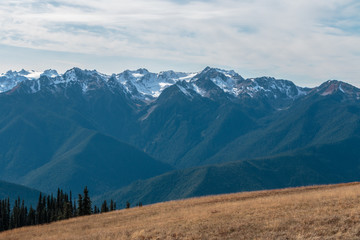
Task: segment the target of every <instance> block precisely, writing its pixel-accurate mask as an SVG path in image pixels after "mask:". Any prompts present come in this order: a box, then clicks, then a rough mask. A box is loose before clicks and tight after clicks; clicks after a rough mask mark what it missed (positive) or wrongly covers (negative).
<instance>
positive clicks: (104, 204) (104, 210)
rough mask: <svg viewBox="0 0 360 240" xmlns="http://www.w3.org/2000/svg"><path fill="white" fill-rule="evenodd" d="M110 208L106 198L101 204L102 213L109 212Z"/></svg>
mask: <svg viewBox="0 0 360 240" xmlns="http://www.w3.org/2000/svg"><path fill="white" fill-rule="evenodd" d="M108 211H109V208H108V206H107V203H106V200H104V202H103V204H102V205H101V213H105V212H108Z"/></svg>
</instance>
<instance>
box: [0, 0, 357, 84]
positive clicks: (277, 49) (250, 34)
mask: <svg viewBox="0 0 360 240" xmlns="http://www.w3.org/2000/svg"><path fill="white" fill-rule="evenodd" d="M359 12H360V2H359V1H351V0H317V1H310V0H299V1H289V0H221V1H220V0H209V1H191V0H156V1H150V0H122V1H114V0H102V1H98V0H41V1H40V0H2V1H1V3H0V26H1V29H0V30H1V31H0V56H1V58H0V61H1V64H0V72H6V71H7V70H10V69H12V70H20V69H22V68H25V69H28V70H38V71H43V70H45V69H49V68H53V69H57V70H58V71H59V72H64V71H65V70H67V69H70V68H72V67H74V66H76V67H80V68H86V69H97V70H98V71H100V72H104V73H109V74H110V73H119V72H122V71H123V70H125V69H137V68H141V67H145V68H148V69H149V70H150V71H153V72H159V71H162V70H169V69H172V70H176V71H189V72H192V71H200V70H202V69H203V68H204V67H206V66H212V67H219V68H225V69H233V70H235V71H236V72H238V73H239V74H241V75H242V76H244V77H257V76H264V75H265V76H274V77H276V78H283V79H289V80H292V81H294V82H295V83H296V84H298V85H300V86H309V87H311V86H316V85H319V84H320V83H322V82H324V81H326V80H328V79H338V80H342V81H346V82H349V83H351V84H354V85H356V86H358V87H360V77H359V76H360V67H359V66H360V14H359Z"/></svg>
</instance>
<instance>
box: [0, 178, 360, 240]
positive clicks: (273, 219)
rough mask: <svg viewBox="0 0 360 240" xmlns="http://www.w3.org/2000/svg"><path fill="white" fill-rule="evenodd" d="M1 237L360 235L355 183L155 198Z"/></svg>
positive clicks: (358, 188)
mask: <svg viewBox="0 0 360 240" xmlns="http://www.w3.org/2000/svg"><path fill="white" fill-rule="evenodd" d="M0 239H49V240H52V239H54V240H55V239H56V240H57V239H76V240H82V239H84V240H85V239H140V240H145V239H206V240H207V239H360V183H349V184H339V185H324V186H312V187H301V188H289V189H283V190H273V191H258V192H247V193H238V194H227V195H219V196H209V197H202V198H193V199H188V200H181V201H172V202H166V203H159V204H154V205H149V206H144V207H141V208H132V209H126V210H120V211H116V212H111V213H107V214H100V215H93V216H88V217H79V218H74V219H70V220H66V221H60V222H56V223H52V224H48V225H42V226H35V227H26V228H21V229H15V230H12V231H7V232H3V233H1V234H0Z"/></svg>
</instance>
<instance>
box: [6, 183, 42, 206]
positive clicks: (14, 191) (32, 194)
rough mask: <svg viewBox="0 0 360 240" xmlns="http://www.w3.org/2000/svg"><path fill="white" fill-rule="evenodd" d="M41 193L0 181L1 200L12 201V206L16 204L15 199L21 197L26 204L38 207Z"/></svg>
mask: <svg viewBox="0 0 360 240" xmlns="http://www.w3.org/2000/svg"><path fill="white" fill-rule="evenodd" d="M39 194H40V192H39V191H37V190H35V189H31V188H28V187H25V186H22V185H18V184H13V183H9V182H4V181H0V200H3V199H7V198H9V199H10V204H14V201H15V199H17V198H18V197H21V200H24V201H25V204H27V205H29V206H30V205H32V206H34V207H35V206H36V203H37V201H38V199H39Z"/></svg>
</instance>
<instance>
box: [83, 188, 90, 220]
mask: <svg viewBox="0 0 360 240" xmlns="http://www.w3.org/2000/svg"><path fill="white" fill-rule="evenodd" d="M83 214H84V215H90V214H91V200H90V197H89V191H88V189H87V187H85V188H84V198H83Z"/></svg>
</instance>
